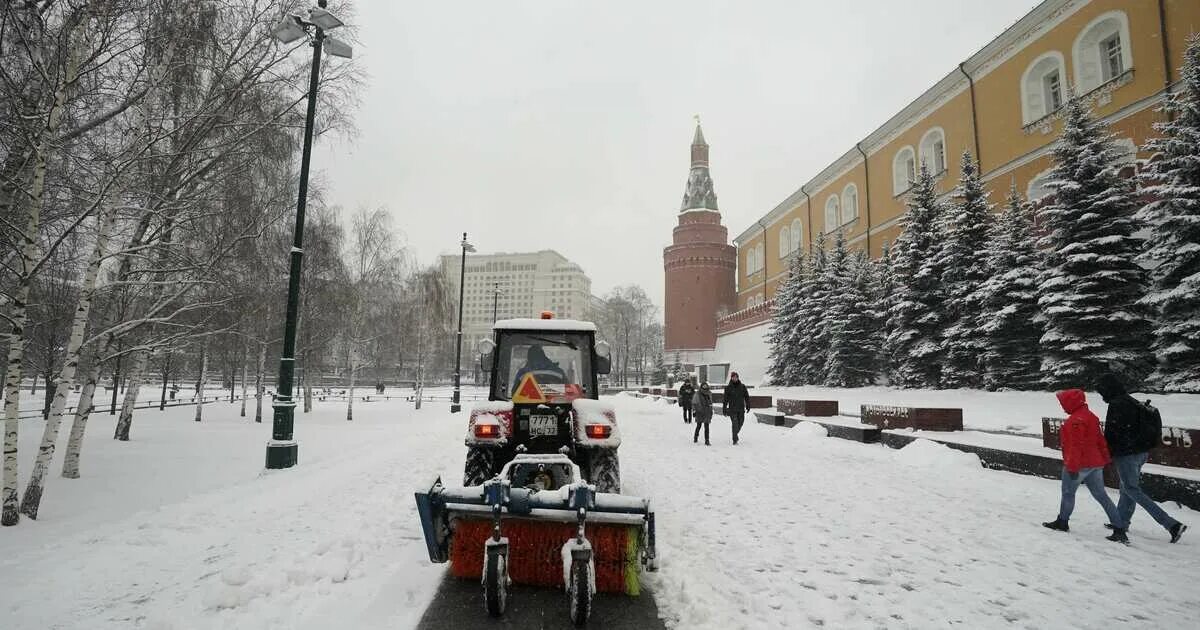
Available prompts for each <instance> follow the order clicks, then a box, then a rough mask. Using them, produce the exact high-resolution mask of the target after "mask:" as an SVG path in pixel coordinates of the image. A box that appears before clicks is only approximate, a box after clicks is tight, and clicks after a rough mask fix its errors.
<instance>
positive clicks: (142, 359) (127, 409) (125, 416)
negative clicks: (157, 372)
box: [113, 350, 150, 442]
mask: <svg viewBox="0 0 1200 630" xmlns="http://www.w3.org/2000/svg"><path fill="white" fill-rule="evenodd" d="M149 361H150V353H149V352H147V351H145V350H142V351H139V352H137V358H136V359H135V360H134V364H133V370H132V371H131V372H130V375H129V377H128V386H127V387H126V388H125V400H124V402H122V403H121V416H120V417H119V418H117V428H116V430H114V431H113V439H114V440H120V441H122V442H128V441H129V427H130V426H131V425H132V424H133V407H134V405H135V404H137V395H138V389H140V388H141V384H142V374H143V373H144V372H145V371H146V364H147V363H148V362H149Z"/></svg>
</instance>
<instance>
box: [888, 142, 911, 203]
mask: <svg viewBox="0 0 1200 630" xmlns="http://www.w3.org/2000/svg"><path fill="white" fill-rule="evenodd" d="M915 181H917V157H916V152H914V151H913V148H912V147H904V148H903V149H900V150H899V151H897V152H896V157H895V158H893V159H892V192H893V193H894V194H897V195H899V194H901V193H903V192H905V191H906V190H908V189H909V188H910V187H911V186H912V184H913V182H915Z"/></svg>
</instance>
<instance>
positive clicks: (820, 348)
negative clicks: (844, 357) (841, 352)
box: [796, 233, 829, 384]
mask: <svg viewBox="0 0 1200 630" xmlns="http://www.w3.org/2000/svg"><path fill="white" fill-rule="evenodd" d="M826 261H827V257H826V252H825V234H824V233H820V234H817V238H816V242H815V243H813V247H812V251H811V252H810V253H809V261H808V273H807V274H805V275H804V276H803V278H804V280H803V282H802V283H801V287H800V289H799V290H800V292H801V294H802V295H803V298H802V299H801V300H799V314H798V315H797V316H796V325H797V326H798V327H799V330H798V333H799V334H798V339H797V345H796V356H797V357H799V359H800V361H799V362H798V363H797V371H796V381H797V382H798V383H801V384H814V383H820V382H821V381H822V380H823V379H824V377H825V357H826V355H827V354H828V352H829V341H828V335H827V330H826V329H827V325H828V323H829V320H828V318H827V317H826V310H828V306H827V304H828V296H829V287H828V286H827V280H828V278H827V275H826V269H825V267H826Z"/></svg>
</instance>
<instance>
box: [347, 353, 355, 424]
mask: <svg viewBox="0 0 1200 630" xmlns="http://www.w3.org/2000/svg"><path fill="white" fill-rule="evenodd" d="M346 354H347V356H346V358H347V359H350V356H351V355H350V353H346ZM346 364H347V365H348V366H349V368H350V389H349V391H348V392H347V393H348V394H349V396H346V420H348V421H349V420H353V419H354V361H353V360H347V361H346Z"/></svg>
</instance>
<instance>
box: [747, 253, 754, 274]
mask: <svg viewBox="0 0 1200 630" xmlns="http://www.w3.org/2000/svg"><path fill="white" fill-rule="evenodd" d="M754 251H755V248H753V247H751V248H750V249H749V250H747V251H746V275H747V276H752V275H754Z"/></svg>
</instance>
